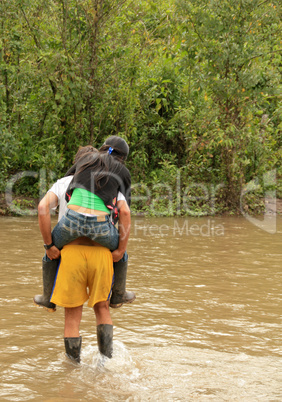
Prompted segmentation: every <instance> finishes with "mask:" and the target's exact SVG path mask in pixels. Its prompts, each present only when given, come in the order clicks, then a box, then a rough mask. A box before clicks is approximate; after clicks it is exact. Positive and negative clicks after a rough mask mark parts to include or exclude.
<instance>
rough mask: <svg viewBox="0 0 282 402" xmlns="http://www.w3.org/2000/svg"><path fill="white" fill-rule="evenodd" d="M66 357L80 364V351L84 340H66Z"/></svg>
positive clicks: (78, 338) (77, 338)
mask: <svg viewBox="0 0 282 402" xmlns="http://www.w3.org/2000/svg"><path fill="white" fill-rule="evenodd" d="M64 341H65V349H66V355H67V357H68V358H69V359H71V360H75V361H76V362H77V363H80V351H81V343H82V338H81V336H78V337H76V338H64Z"/></svg>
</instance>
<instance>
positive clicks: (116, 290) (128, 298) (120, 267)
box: [110, 261, 136, 308]
mask: <svg viewBox="0 0 282 402" xmlns="http://www.w3.org/2000/svg"><path fill="white" fill-rule="evenodd" d="M127 264H128V261H125V262H124V261H118V262H115V263H114V271H115V282H114V286H113V290H112V297H111V300H110V307H112V308H118V307H121V306H122V305H123V304H124V303H132V302H133V301H134V300H135V299H136V296H135V294H134V292H129V291H127V290H125V286H126V274H127Z"/></svg>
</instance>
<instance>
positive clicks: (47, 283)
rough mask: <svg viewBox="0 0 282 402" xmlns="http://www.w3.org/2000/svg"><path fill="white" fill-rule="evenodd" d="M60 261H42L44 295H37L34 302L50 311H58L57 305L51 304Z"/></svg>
mask: <svg viewBox="0 0 282 402" xmlns="http://www.w3.org/2000/svg"><path fill="white" fill-rule="evenodd" d="M57 268H58V260H52V261H44V260H42V277H43V295H36V296H34V298H33V301H34V303H35V304H37V305H38V306H42V307H44V308H45V309H47V310H48V311H56V304H54V303H51V302H50V298H51V294H52V290H53V286H54V281H55V278H56V274H57Z"/></svg>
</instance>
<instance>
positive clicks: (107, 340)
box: [97, 324, 113, 359]
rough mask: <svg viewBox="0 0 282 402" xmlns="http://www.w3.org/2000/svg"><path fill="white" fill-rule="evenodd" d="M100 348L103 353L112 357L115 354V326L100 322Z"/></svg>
mask: <svg viewBox="0 0 282 402" xmlns="http://www.w3.org/2000/svg"><path fill="white" fill-rule="evenodd" d="M97 342H98V348H99V351H100V353H101V354H102V355H104V356H107V357H108V358H109V359H111V357H112V355H113V326H112V325H110V324H100V325H98V326H97Z"/></svg>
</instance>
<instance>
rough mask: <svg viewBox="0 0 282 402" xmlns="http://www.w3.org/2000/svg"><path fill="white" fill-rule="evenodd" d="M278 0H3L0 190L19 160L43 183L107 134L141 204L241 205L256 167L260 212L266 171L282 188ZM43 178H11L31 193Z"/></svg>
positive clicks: (187, 208) (254, 202) (158, 209)
mask: <svg viewBox="0 0 282 402" xmlns="http://www.w3.org/2000/svg"><path fill="white" fill-rule="evenodd" d="M279 3H280V2H278V0H277V1H276V0H275V1H263V0H241V1H239V0H237V1H235V0H221V1H213V0H197V1H196V0H151V1H148V0H134V1H130V0H121V1H118V0H32V1H31V0H5V1H1V2H0V18H1V19H0V113H1V114H0V153H1V157H0V191H1V192H4V191H5V188H6V186H7V182H8V181H9V180H11V177H15V176H14V175H15V174H16V173H18V172H23V171H32V172H38V173H39V172H44V174H45V173H46V172H47V174H45V176H46V178H47V183H49V182H51V181H53V180H54V179H55V178H56V177H60V176H61V175H62V173H63V172H64V171H65V170H67V168H68V167H69V166H70V164H71V161H72V158H73V156H74V154H75V153H76V151H77V148H78V146H79V145H86V144H90V143H91V144H93V145H95V146H100V145H101V144H102V143H103V140H104V139H105V137H107V136H109V135H112V134H115V135H120V136H122V137H124V138H125V139H126V140H127V141H128V143H129V145H130V148H131V154H130V158H129V160H128V167H129V169H130V171H131V173H132V177H133V183H134V187H135V189H134V191H133V193H134V195H135V201H134V203H133V208H134V209H135V210H143V211H145V210H147V211H150V212H151V213H163V214H166V215H170V214H173V213H181V214H186V213H194V214H198V213H200V214H201V213H217V212H222V211H224V210H225V211H226V210H228V211H235V210H238V209H239V208H240V200H241V197H240V195H241V194H242V191H243V189H244V186H245V185H246V183H248V182H250V181H252V180H254V179H255V178H258V183H259V185H257V186H255V189H256V192H255V193H249V194H248V195H247V197H246V199H245V200H244V202H247V203H249V204H250V208H251V209H252V208H253V209H254V210H255V211H256V212H257V211H258V208H259V207H260V205H261V204H260V196H261V195H262V194H263V192H264V191H265V188H264V186H265V185H269V184H271V183H272V182H271V183H269V182H267V181H263V177H264V176H263V175H264V174H266V173H267V172H269V171H271V170H274V171H275V174H276V179H277V180H276V191H277V194H278V196H281V184H280V187H279V183H281V182H280V178H281V176H282V170H281V156H282V151H281V116H282V110H281V97H279V94H280V95H281V68H282V56H281V50H282V42H281V35H280V34H281V9H280V5H279ZM42 174H43V173H42ZM41 176H42V175H41ZM45 176H44V177H45ZM39 177H40V174H38V175H37V176H36V175H35V174H33V176H32V174H31V177H25V178H22V179H21V180H17V183H16V185H15V186H14V190H15V191H16V192H18V193H23V194H27V193H28V194H30V195H33V196H38V191H39V190H38V183H39V182H41V184H42V180H40V179H39ZM41 178H42V177H41Z"/></svg>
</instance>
